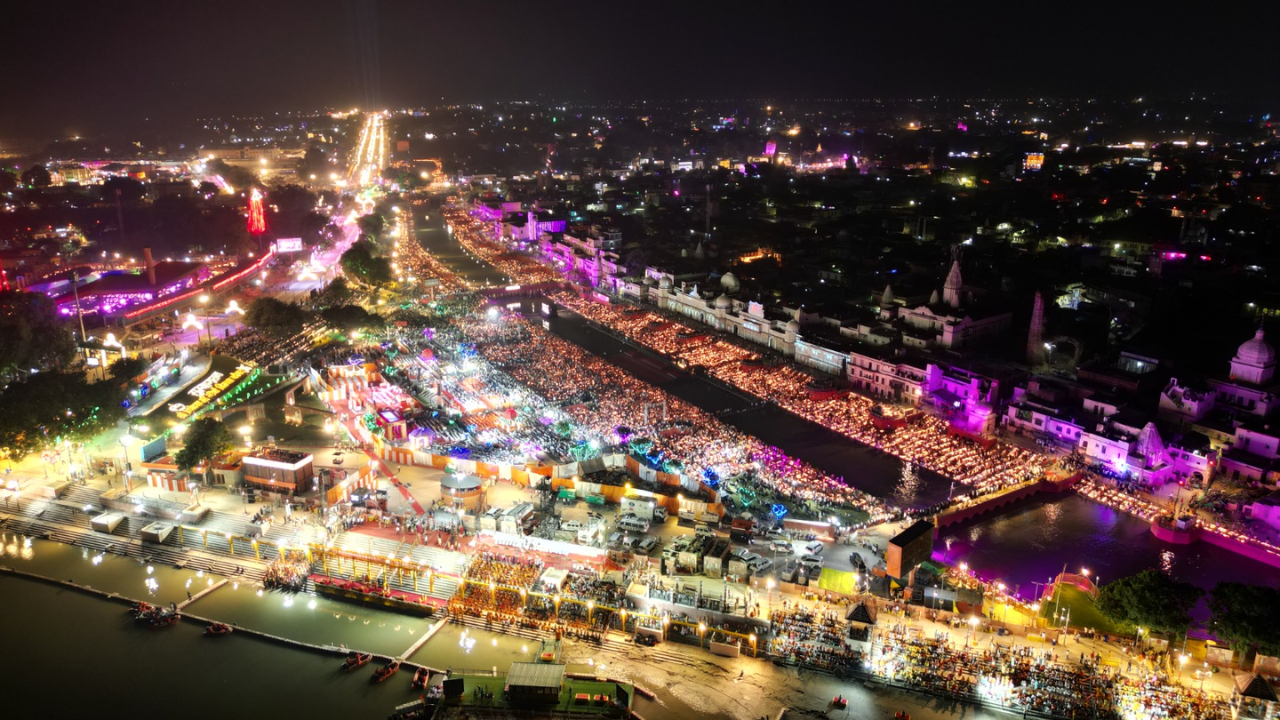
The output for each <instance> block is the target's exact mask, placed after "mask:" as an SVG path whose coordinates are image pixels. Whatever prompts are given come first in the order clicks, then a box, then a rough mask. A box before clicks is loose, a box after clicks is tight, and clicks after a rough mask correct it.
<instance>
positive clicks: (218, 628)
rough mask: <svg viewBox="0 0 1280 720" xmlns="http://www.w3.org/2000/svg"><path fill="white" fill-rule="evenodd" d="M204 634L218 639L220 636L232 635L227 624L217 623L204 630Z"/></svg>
mask: <svg viewBox="0 0 1280 720" xmlns="http://www.w3.org/2000/svg"><path fill="white" fill-rule="evenodd" d="M204 634H205V635H207V636H210V637H217V636H218V635H230V634H231V626H230V625H228V624H226V623H220V622H216V623H213V624H212V625H210V626H208V627H206V628H205V629H204Z"/></svg>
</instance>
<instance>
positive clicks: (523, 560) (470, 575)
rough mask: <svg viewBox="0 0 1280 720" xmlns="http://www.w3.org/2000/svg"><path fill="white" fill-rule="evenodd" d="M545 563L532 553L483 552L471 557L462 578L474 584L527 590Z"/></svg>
mask: <svg viewBox="0 0 1280 720" xmlns="http://www.w3.org/2000/svg"><path fill="white" fill-rule="evenodd" d="M544 567H545V563H544V562H543V560H542V558H540V557H538V556H537V555H536V554H534V553H527V554H525V553H521V554H516V553H507V552H502V551H499V550H483V551H481V552H478V553H476V554H475V555H473V556H472V558H471V562H470V563H469V564H468V565H467V569H466V571H465V572H464V573H463V577H464V578H466V579H467V580H471V581H472V582H475V583H481V584H489V583H492V584H496V585H506V586H508V587H514V588H523V589H525V590H528V589H529V588H531V587H533V583H534V581H536V580H537V579H538V576H539V575H541V574H542V570H543V568H544Z"/></svg>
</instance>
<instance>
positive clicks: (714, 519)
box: [694, 510, 720, 525]
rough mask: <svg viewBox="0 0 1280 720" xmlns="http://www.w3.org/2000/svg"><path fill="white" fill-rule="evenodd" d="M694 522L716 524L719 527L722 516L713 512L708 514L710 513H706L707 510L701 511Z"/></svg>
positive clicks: (695, 516)
mask: <svg viewBox="0 0 1280 720" xmlns="http://www.w3.org/2000/svg"><path fill="white" fill-rule="evenodd" d="M694 520H696V521H698V522H704V523H712V524H715V525H719V524H720V516H719V515H717V514H715V513H713V512H708V511H706V510H699V511H698V512H697V513H696V514H695V515H694Z"/></svg>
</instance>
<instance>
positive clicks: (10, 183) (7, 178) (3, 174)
mask: <svg viewBox="0 0 1280 720" xmlns="http://www.w3.org/2000/svg"><path fill="white" fill-rule="evenodd" d="M17 187H18V178H16V177H14V176H13V173H11V172H9V171H8V170H0V193H9V192H13V191H14V190H15V189H16V188H17Z"/></svg>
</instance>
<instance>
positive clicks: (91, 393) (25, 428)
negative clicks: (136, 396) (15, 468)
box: [0, 372, 125, 458]
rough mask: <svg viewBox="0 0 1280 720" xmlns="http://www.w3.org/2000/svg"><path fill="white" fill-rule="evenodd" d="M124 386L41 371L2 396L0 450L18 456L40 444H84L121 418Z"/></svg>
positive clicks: (37, 448)
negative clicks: (92, 381)
mask: <svg viewBox="0 0 1280 720" xmlns="http://www.w3.org/2000/svg"><path fill="white" fill-rule="evenodd" d="M124 399H125V389H124V387H123V386H122V385H121V384H119V383H115V382H97V383H90V382H89V381H88V380H86V379H85V377H84V375H83V374H82V373H71V372H42V373H37V374H35V375H32V376H30V377H29V378H27V379H26V380H24V381H22V382H13V383H10V384H9V386H8V387H6V388H5V389H4V393H3V394H0V407H3V408H4V412H3V413H0V448H3V449H5V450H7V451H8V452H9V454H10V456H11V457H15V458H22V457H25V456H26V455H28V454H30V453H32V452H35V451H36V450H39V449H40V448H41V447H47V446H49V445H52V444H55V443H58V442H61V441H63V440H67V441H71V442H82V441H84V440H88V439H90V438H92V437H94V436H95V435H97V434H99V433H101V432H102V431H104V430H106V429H108V428H110V427H111V426H113V425H115V424H116V423H117V422H118V421H120V420H121V419H122V418H124V416H125V410H124V406H123V402H124Z"/></svg>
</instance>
